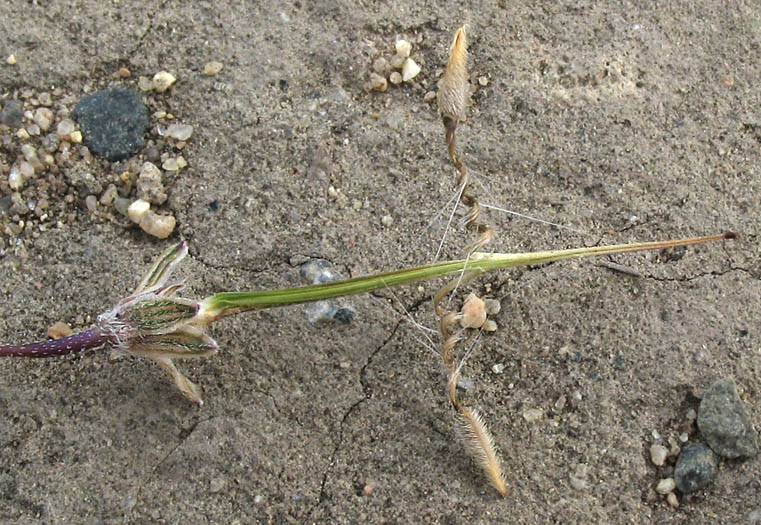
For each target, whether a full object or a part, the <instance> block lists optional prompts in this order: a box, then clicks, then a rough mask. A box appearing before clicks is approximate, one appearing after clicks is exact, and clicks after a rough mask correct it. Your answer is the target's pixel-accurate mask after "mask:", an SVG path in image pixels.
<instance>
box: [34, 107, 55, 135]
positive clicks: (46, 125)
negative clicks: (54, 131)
mask: <svg viewBox="0 0 761 525" xmlns="http://www.w3.org/2000/svg"><path fill="white" fill-rule="evenodd" d="M34 123H35V124H37V125H38V126H39V127H40V129H41V130H43V131H47V130H49V129H50V125H51V124H52V123H53V112H52V111H51V110H50V109H49V108H37V110H36V111H35V112H34Z"/></svg>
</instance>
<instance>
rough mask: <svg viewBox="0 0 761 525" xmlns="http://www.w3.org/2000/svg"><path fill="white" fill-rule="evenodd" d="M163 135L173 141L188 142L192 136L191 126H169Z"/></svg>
mask: <svg viewBox="0 0 761 525" xmlns="http://www.w3.org/2000/svg"><path fill="white" fill-rule="evenodd" d="M165 134H166V136H167V137H171V138H173V139H177V140H188V139H189V138H190V136H191V135H192V134H193V126H191V125H190V124H169V127H168V128H166V133H165Z"/></svg>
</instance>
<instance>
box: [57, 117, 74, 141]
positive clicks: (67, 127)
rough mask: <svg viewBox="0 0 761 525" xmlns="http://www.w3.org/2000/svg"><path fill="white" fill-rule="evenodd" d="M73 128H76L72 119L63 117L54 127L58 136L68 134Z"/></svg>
mask: <svg viewBox="0 0 761 525" xmlns="http://www.w3.org/2000/svg"><path fill="white" fill-rule="evenodd" d="M75 129H76V125H75V124H74V121H73V120H71V119H68V118H65V119H63V120H62V121H61V122H59V123H58V126H57V127H56V134H57V135H58V136H59V137H66V136H68V135H70V134H71V133H72V132H73V131H74V130H75Z"/></svg>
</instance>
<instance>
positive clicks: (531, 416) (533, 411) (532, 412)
mask: <svg viewBox="0 0 761 525" xmlns="http://www.w3.org/2000/svg"><path fill="white" fill-rule="evenodd" d="M543 415H544V412H542V409H541V408H529V409H528V410H526V411H524V412H523V419H525V420H526V422H527V423H533V422H534V421H539V420H540V419H542V416H543Z"/></svg>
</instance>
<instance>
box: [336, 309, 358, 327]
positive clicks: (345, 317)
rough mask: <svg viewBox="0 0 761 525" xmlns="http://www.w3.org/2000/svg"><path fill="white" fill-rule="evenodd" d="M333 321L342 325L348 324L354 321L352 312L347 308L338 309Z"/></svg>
mask: <svg viewBox="0 0 761 525" xmlns="http://www.w3.org/2000/svg"><path fill="white" fill-rule="evenodd" d="M333 319H335V320H336V321H341V322H342V323H343V324H349V323H351V321H352V319H354V311H352V310H349V309H348V308H338V309H337V310H336V311H335V313H334V314H333Z"/></svg>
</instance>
